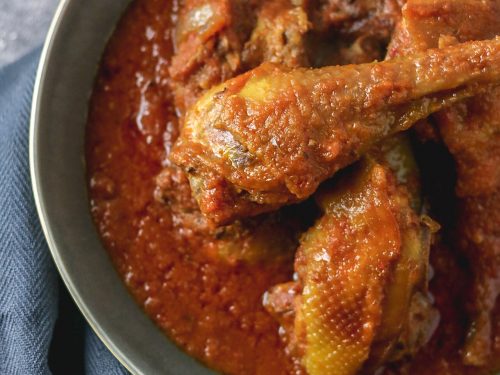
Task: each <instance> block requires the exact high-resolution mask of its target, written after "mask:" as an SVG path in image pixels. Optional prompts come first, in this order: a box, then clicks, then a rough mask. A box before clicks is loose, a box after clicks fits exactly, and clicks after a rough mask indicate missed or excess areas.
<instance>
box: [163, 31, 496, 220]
mask: <svg viewBox="0 0 500 375" xmlns="http://www.w3.org/2000/svg"><path fill="white" fill-rule="evenodd" d="M499 80H500V39H494V40H489V41H481V42H469V43H463V44H460V45H456V46H450V47H446V48H442V49H433V50H428V51H426V52H424V53H420V54H415V55H412V56H409V57H404V58H397V59H393V60H390V61H384V62H376V63H371V64H360V65H349V66H340V67H338V66H336V67H326V68H319V69H290V68H287V67H283V66H281V65H274V64H263V65H261V66H260V67H258V68H256V69H254V70H252V71H250V72H248V73H245V74H243V75H241V76H238V77H236V78H233V79H231V80H229V81H227V82H225V83H223V84H221V85H219V86H216V87H215V88H213V89H211V90H209V91H208V92H207V93H206V94H205V95H204V96H203V97H201V98H200V100H199V101H198V102H197V103H196V104H195V105H194V106H193V107H192V108H191V109H190V110H189V111H188V113H187V115H186V118H185V121H184V125H183V127H182V130H181V135H180V137H179V139H178V141H177V143H176V145H175V146H174V149H173V151H172V154H171V159H172V160H173V161H174V163H176V164H177V165H179V166H181V167H182V168H183V169H184V170H185V171H186V172H187V174H188V177H189V179H190V183H191V188H192V191H193V195H194V197H195V198H196V200H197V201H198V204H199V206H200V209H201V211H202V212H203V213H204V214H205V215H206V216H207V217H209V218H210V219H211V220H212V221H213V222H215V223H217V224H224V223H228V222H231V221H232V220H234V219H236V218H239V217H245V216H252V215H256V214H258V213H262V212H267V211H272V210H275V209H277V208H279V207H281V206H284V205H287V204H290V203H294V202H298V201H301V200H304V199H306V198H307V197H309V196H310V195H311V194H312V193H314V191H315V190H316V189H317V187H318V186H319V184H320V183H321V182H322V181H324V180H326V179H327V178H329V177H331V176H332V175H333V174H335V172H337V171H338V170H339V169H341V168H343V167H345V166H346V165H348V164H350V163H352V162H353V161H355V160H356V159H358V158H359V157H360V156H361V155H362V154H363V153H364V152H365V151H366V150H367V149H369V148H370V146H372V145H373V144H375V143H377V142H378V141H380V140H382V139H383V138H385V137H387V136H389V135H391V134H393V133H397V132H399V131H402V130H405V129H408V128H409V127H410V126H411V125H412V124H414V123H415V122H416V121H417V120H419V119H422V118H425V117H427V116H428V115H429V114H431V113H433V112H436V111H438V110H439V109H442V108H443V107H446V106H449V105H451V104H453V103H456V102H458V101H460V100H463V99H465V98H468V97H471V96H472V95H475V94H477V93H480V92H483V91H484V90H486V89H488V88H490V86H491V84H495V83H498V81H499Z"/></svg>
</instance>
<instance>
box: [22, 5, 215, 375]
mask: <svg viewBox="0 0 500 375" xmlns="http://www.w3.org/2000/svg"><path fill="white" fill-rule="evenodd" d="M129 2H130V0H86V1H81V0H65V1H62V2H61V4H60V6H59V8H58V11H57V13H56V16H55V18H54V21H53V23H52V26H51V29H50V32H49V35H48V37H47V41H46V43H45V47H44V50H43V54H42V58H41V62H40V66H39V70H38V76H37V81H36V85H35V92H34V97H33V108H32V118H31V134H30V162H31V176H32V181H33V190H34V193H35V201H36V204H37V208H38V213H39V216H40V220H41V223H42V227H43V230H44V232H45V236H46V238H47V241H48V244H49V247H50V250H51V252H52V255H53V257H54V260H55V263H56V265H57V268H58V269H59V272H60V273H61V276H62V279H63V280H64V282H65V283H66V286H67V287H68V289H69V291H70V293H71V295H72V296H73V298H74V300H75V302H76V304H77V305H78V307H79V308H80V310H81V311H82V313H83V315H84V316H85V318H86V319H87V321H88V322H89V324H90V325H91V326H92V328H93V329H94V330H95V332H96V333H97V335H98V336H99V337H100V338H101V340H102V341H103V342H104V343H105V344H106V346H107V347H108V348H109V349H110V350H111V352H113V354H114V355H115V356H116V357H117V358H118V359H119V360H120V362H121V363H123V365H125V367H127V368H128V369H129V370H130V371H131V372H132V373H134V374H148V375H149V374H172V375H174V374H179V375H186V374H193V375H195V374H212V373H213V372H211V371H209V370H208V369H206V368H205V367H203V366H202V365H201V364H199V363H197V362H196V361H195V360H194V359H192V358H191V357H189V356H188V355H187V354H185V353H183V352H182V351H181V350H180V349H178V348H177V347H176V346H175V345H174V344H173V343H172V342H170V341H169V340H168V339H167V338H166V336H164V334H163V333H162V332H161V331H160V330H159V329H158V328H157V327H156V326H155V325H154V324H153V322H152V321H150V320H149V318H148V317H147V316H146V315H145V314H144V312H143V311H142V310H141V309H140V308H139V307H138V306H137V305H136V304H135V302H134V300H133V298H132V296H131V295H130V294H129V293H128V292H127V290H126V288H125V286H124V284H123V283H122V281H121V280H120V278H119V276H118V274H117V272H116V271H115V269H114V268H113V265H112V263H111V261H110V259H109V257H108V254H107V253H106V251H105V249H104V248H103V246H102V244H101V242H100V240H99V236H98V233H97V231H96V229H95V227H94V225H93V222H92V218H91V216H90V212H89V204H88V197H87V190H86V183H85V165H84V156H83V155H84V135H85V124H86V117H87V107H88V100H89V97H90V93H91V91H92V87H93V83H94V79H95V75H96V73H97V67H98V64H99V61H100V58H101V55H102V53H103V51H104V49H105V46H106V43H107V40H108V38H109V36H110V35H111V33H112V32H113V30H114V27H115V25H116V23H117V21H118V20H119V18H120V16H121V15H122V14H123V12H124V10H125V9H126V7H127V5H128V3H129Z"/></svg>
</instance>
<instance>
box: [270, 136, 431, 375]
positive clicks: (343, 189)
mask: <svg viewBox="0 0 500 375" xmlns="http://www.w3.org/2000/svg"><path fill="white" fill-rule="evenodd" d="M401 142H403V143H401ZM401 150H404V140H401V139H398V140H395V141H392V142H390V143H386V144H385V146H384V151H383V152H380V150H378V151H377V152H376V153H375V154H372V155H371V156H370V157H368V158H365V159H364V160H363V161H361V162H359V163H357V164H356V165H355V166H354V167H352V169H351V170H350V171H348V172H347V173H345V172H344V174H343V175H342V176H341V177H340V178H338V179H334V180H333V181H332V182H329V183H327V185H326V186H322V187H321V188H320V192H319V193H318V194H317V195H316V200H317V201H318V204H319V206H320V207H321V209H322V210H323V212H324V215H323V216H322V217H321V218H320V219H319V220H318V221H317V222H316V224H315V225H314V226H313V227H312V228H311V229H310V230H309V231H308V232H306V234H305V235H304V236H303V238H302V241H301V245H300V247H299V250H298V252H297V255H296V261H295V270H296V272H297V276H298V277H297V278H298V280H297V281H296V282H291V283H288V284H283V285H278V286H276V287H275V288H273V289H272V290H271V291H270V293H269V294H268V295H267V297H266V299H265V306H266V307H267V309H268V310H269V311H270V312H271V314H273V315H274V316H275V317H276V318H277V319H278V320H279V321H280V323H281V325H282V326H283V327H284V329H285V331H286V334H287V341H288V350H289V352H290V353H291V355H293V356H294V357H295V358H297V367H298V368H299V369H300V368H303V369H305V371H306V373H307V374H309V375H320V374H329V375H349V374H357V373H373V372H374V371H375V370H377V369H378V368H379V367H380V366H382V365H383V364H384V363H386V362H392V361H397V360H400V359H402V358H404V357H407V356H410V355H412V354H414V353H415V351H416V350H418V348H420V347H421V346H423V345H424V344H425V343H426V342H427V340H428V339H429V337H430V335H431V334H432V332H433V331H434V329H435V327H436V324H437V321H438V313H437V312H436V311H435V310H434V309H433V308H432V304H431V302H430V299H429V296H428V294H427V289H426V288H427V266H428V251H429V246H430V241H429V239H430V228H429V227H427V226H426V225H425V224H423V223H422V221H421V220H420V218H419V217H418V215H416V213H415V211H414V209H413V208H412V206H414V205H418V204H419V199H418V196H416V195H414V194H412V193H410V192H409V189H407V187H406V184H408V183H409V184H410V185H411V182H410V181H411V180H412V178H413V177H414V176H412V174H413V173H414V169H413V168H412V167H410V168H408V166H411V164H412V159H411V155H410V154H409V153H406V154H404V153H402V152H401ZM395 153H396V154H398V155H399V156H402V157H399V158H398V160H399V165H394V163H392V164H393V168H394V169H393V168H391V167H390V164H391V161H390V160H387V159H386V160H384V156H388V158H389V159H390V158H392V156H391V155H394V154H395ZM377 154H378V155H377ZM379 155H381V156H382V157H380V156H379ZM373 156H379V157H377V158H375V159H374V158H373ZM377 159H379V160H377ZM393 160H395V159H393ZM401 161H403V163H401ZM415 192H416V191H415ZM299 371H300V370H299Z"/></svg>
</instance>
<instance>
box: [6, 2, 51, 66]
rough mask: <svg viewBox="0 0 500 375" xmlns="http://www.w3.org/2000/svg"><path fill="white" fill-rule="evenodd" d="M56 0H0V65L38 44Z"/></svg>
mask: <svg viewBox="0 0 500 375" xmlns="http://www.w3.org/2000/svg"><path fill="white" fill-rule="evenodd" d="M58 3H59V0H0V68H1V67H3V66H5V65H7V64H9V63H11V62H14V61H16V60H17V59H18V58H20V57H22V56H23V55H25V54H26V53H28V52H29V51H31V50H32V49H33V48H34V47H36V46H38V45H41V44H42V43H43V40H44V38H45V35H46V33H47V30H48V28H49V25H50V21H51V19H52V16H53V14H54V11H55V9H56V7H57V4H58Z"/></svg>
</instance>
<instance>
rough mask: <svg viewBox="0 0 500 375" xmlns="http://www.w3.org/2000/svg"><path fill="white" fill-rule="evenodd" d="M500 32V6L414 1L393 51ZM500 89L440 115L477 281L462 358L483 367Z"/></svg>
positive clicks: (498, 269)
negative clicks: (453, 166)
mask: <svg viewBox="0 0 500 375" xmlns="http://www.w3.org/2000/svg"><path fill="white" fill-rule="evenodd" d="M498 34H500V1H498V0H487V1H475V0H439V1H437V0H409V1H408V3H407V6H406V7H405V8H404V11H403V19H402V22H401V24H400V25H399V26H398V28H397V31H396V33H395V36H394V40H393V41H392V43H391V46H390V48H389V54H390V55H391V56H400V55H404V54H412V53H415V52H416V51H424V50H426V49H428V48H434V47H436V46H438V45H439V44H441V45H443V44H450V43H451V44H453V43H457V42H465V41H468V40H482V39H488V38H492V37H494V36H495V35H498ZM499 113H500V89H499V88H494V89H492V90H490V91H488V92H487V93H485V94H482V95H478V96H476V97H474V98H471V99H468V100H466V101H464V102H463V103H460V104H457V105H455V106H453V107H452V108H449V109H446V110H443V111H441V112H439V113H437V114H436V115H435V116H434V121H433V123H434V124H435V125H436V126H437V131H438V135H439V136H440V137H441V139H442V140H443V142H444V144H445V145H446V147H447V148H448V150H449V151H450V153H451V154H452V156H453V158H454V159H455V163H456V168H457V185H456V193H457V196H458V198H459V218H458V224H457V228H456V233H455V235H454V237H455V238H457V241H456V243H455V244H454V245H455V246H456V247H457V248H459V249H461V250H462V251H463V252H464V253H465V254H466V255H467V257H468V259H469V262H470V264H471V265H472V270H473V272H474V277H475V282H474V284H473V288H472V291H471V293H470V306H469V310H470V316H471V321H472V325H471V328H470V330H469V335H468V339H467V343H466V345H465V348H464V352H463V358H464V362H465V363H466V364H473V365H484V364H486V363H487V361H488V356H489V354H490V352H491V345H492V343H491V340H492V337H491V312H492V310H493V309H494V307H495V303H496V300H497V298H498V294H499V291H500V214H499V212H500V168H499V167H498V166H499V165H500V118H499V116H498V114H499Z"/></svg>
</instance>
